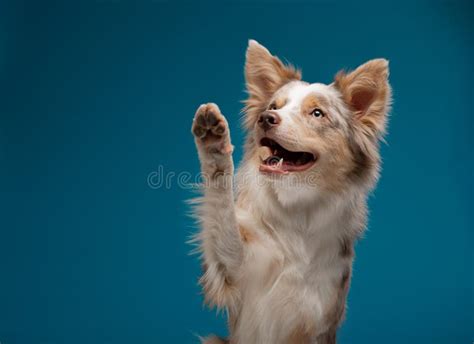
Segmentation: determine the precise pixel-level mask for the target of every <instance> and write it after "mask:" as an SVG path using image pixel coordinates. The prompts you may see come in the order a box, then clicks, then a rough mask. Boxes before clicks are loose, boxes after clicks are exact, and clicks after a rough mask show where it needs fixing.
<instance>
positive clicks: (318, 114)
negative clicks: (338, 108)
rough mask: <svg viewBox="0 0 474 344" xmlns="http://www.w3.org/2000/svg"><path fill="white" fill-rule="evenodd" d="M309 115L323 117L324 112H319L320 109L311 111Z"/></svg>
mask: <svg viewBox="0 0 474 344" xmlns="http://www.w3.org/2000/svg"><path fill="white" fill-rule="evenodd" d="M311 114H312V115H313V116H314V117H318V118H319V117H324V112H322V111H321V109H314V110H313V111H311Z"/></svg>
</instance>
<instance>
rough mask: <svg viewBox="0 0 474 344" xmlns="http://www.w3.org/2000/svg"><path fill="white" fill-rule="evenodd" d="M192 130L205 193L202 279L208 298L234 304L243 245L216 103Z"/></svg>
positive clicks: (203, 109) (202, 110)
mask: <svg viewBox="0 0 474 344" xmlns="http://www.w3.org/2000/svg"><path fill="white" fill-rule="evenodd" d="M192 132H193V134H194V136H195V143H196V147H197V150H198V154H199V159H200V162H201V172H202V175H203V181H204V186H203V188H204V190H203V192H204V195H203V197H202V198H201V199H199V202H198V203H199V206H198V208H197V215H198V217H199V221H200V223H201V226H202V229H201V232H200V233H199V237H198V238H199V242H200V245H201V250H202V253H203V268H204V274H203V276H202V278H201V284H202V286H203V289H204V292H205V295H206V301H207V302H208V303H210V304H211V305H216V306H218V307H228V308H232V307H233V306H235V303H236V299H237V297H238V296H237V294H236V293H237V291H236V288H235V284H234V283H235V280H236V278H237V271H238V269H239V267H240V264H241V260H242V246H241V241H240V236H239V231H238V226H237V220H236V216H235V210H234V194H233V173H234V165H233V161H232V149H233V147H232V144H231V142H230V135H229V127H228V124H227V121H226V119H225V117H224V116H223V115H222V114H221V112H220V110H219V108H218V107H217V105H216V104H213V103H209V104H203V105H201V106H200V107H199V108H198V110H197V112H196V115H195V117H194V120H193V126H192Z"/></svg>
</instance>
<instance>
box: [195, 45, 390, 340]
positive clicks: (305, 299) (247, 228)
mask: <svg viewBox="0 0 474 344" xmlns="http://www.w3.org/2000/svg"><path fill="white" fill-rule="evenodd" d="M388 75H389V67H388V61H387V60H385V59H374V60H370V61H368V62H366V63H365V64H362V65H361V66H359V67H358V68H357V69H355V70H353V71H350V72H346V71H340V72H339V73H337V75H336V76H335V79H334V81H333V82H332V83H331V84H329V85H326V84H321V83H308V82H304V81H302V80H301V72H300V71H299V70H298V69H296V68H295V67H293V66H292V65H289V64H284V63H282V62H281V60H280V59H279V58H278V57H276V56H273V55H272V54H271V53H270V52H269V51H268V50H267V49H266V48H265V47H264V46H262V45H260V44H259V43H258V42H256V41H254V40H250V41H249V45H248V48H247V52H246V62H245V78H246V87H247V91H248V99H247V100H246V101H245V107H244V110H243V116H244V118H243V121H244V127H245V129H246V131H247V138H246V143H245V149H244V151H245V152H244V158H243V162H242V164H241V166H240V167H239V169H238V171H237V172H236V173H235V175H234V164H233V160H232V151H233V146H232V144H231V140H230V135H229V126H228V123H227V121H226V118H225V117H224V116H223V115H222V114H221V112H220V110H219V108H218V106H217V105H216V104H214V103H207V104H203V105H201V106H200V107H199V108H198V109H197V112H196V114H195V117H194V119H193V124H192V133H193V134H194V138H195V144H196V147H197V152H198V156H199V160H200V164H201V170H202V175H203V176H204V183H203V196H202V197H200V198H199V199H198V200H197V201H196V205H195V207H196V208H195V215H196V217H197V218H198V220H199V223H200V226H201V230H200V231H199V233H198V234H197V235H196V238H195V240H196V241H197V242H198V246H199V249H200V252H201V254H202V266H203V275H202V277H201V279H200V284H201V285H202V288H203V291H204V295H205V301H206V303H207V304H209V305H210V306H211V307H214V306H215V307H217V308H219V309H224V310H225V311H226V313H227V316H228V327H229V337H228V338H227V339H221V338H218V337H215V336H211V337H207V338H205V339H202V341H203V343H206V344H211V343H231V344H280V343H281V344H290V343H295V344H296V343H298V344H305V343H317V344H333V343H336V332H337V329H338V328H339V326H340V325H341V322H342V321H343V319H344V316H345V308H346V298H347V294H348V290H349V284H350V280H351V272H352V263H353V259H354V243H355V242H356V240H357V239H358V238H360V237H361V235H362V233H363V232H364V230H365V227H366V222H367V197H368V194H369V193H370V192H371V191H372V190H373V188H374V187H375V185H376V182H377V180H378V177H379V170H380V163H381V161H380V160H381V159H380V154H379V146H380V142H381V141H382V140H383V135H384V133H385V130H386V124H387V118H388V113H389V110H390V106H391V87H390V85H389V82H388Z"/></svg>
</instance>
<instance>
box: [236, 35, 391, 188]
mask: <svg viewBox="0 0 474 344" xmlns="http://www.w3.org/2000/svg"><path fill="white" fill-rule="evenodd" d="M245 75H246V80H247V89H248V92H249V99H248V100H247V102H246V115H245V125H246V127H247V129H248V130H249V131H250V133H249V140H248V145H247V154H246V158H247V160H249V163H251V164H255V167H258V170H259V173H260V174H262V175H263V176H267V177H269V178H271V179H272V180H274V181H275V183H277V185H279V186H283V185H284V183H287V184H288V181H291V182H297V183H298V185H300V186H303V187H307V189H308V190H310V189H312V188H317V189H319V190H324V191H343V190H344V189H345V187H347V186H349V185H360V186H362V187H368V188H370V187H372V186H373V184H374V183H375V181H376V178H377V175H378V167H379V154H378V141H379V139H380V137H381V136H382V135H383V133H384V129H385V123H386V116H387V111H388V108H389V106H390V86H389V84H388V81H387V77H388V62H387V61H386V60H384V59H377V60H372V61H369V62H367V63H366V64H364V65H362V66H360V67H359V68H357V69H356V70H355V71H353V72H351V73H348V74H346V73H344V72H340V73H339V74H337V75H336V78H335V81H334V82H333V83H332V84H330V85H325V84H320V83H313V84H310V83H307V82H303V81H301V74H300V72H299V71H297V70H296V69H294V68H293V67H292V66H286V65H284V64H283V63H282V62H281V61H280V60H279V59H278V58H277V57H275V56H272V55H271V54H270V53H269V51H268V50H267V49H266V48H264V47H263V46H261V45H260V44H258V43H257V42H255V41H250V43H249V48H248V50H247V61H246V67H245ZM310 192H311V191H310Z"/></svg>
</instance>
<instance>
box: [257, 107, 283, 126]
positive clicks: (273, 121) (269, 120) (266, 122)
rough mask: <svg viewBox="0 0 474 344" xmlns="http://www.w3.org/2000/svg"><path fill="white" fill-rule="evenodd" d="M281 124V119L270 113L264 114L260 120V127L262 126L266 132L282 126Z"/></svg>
mask: <svg viewBox="0 0 474 344" xmlns="http://www.w3.org/2000/svg"><path fill="white" fill-rule="evenodd" d="M280 122H281V118H280V116H278V114H277V113H275V112H269V111H267V112H264V113H262V114H261V115H260V117H259V118H258V125H259V126H260V128H262V129H263V130H265V131H267V130H270V129H271V128H273V127H276V126H277V125H278V124H280Z"/></svg>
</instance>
